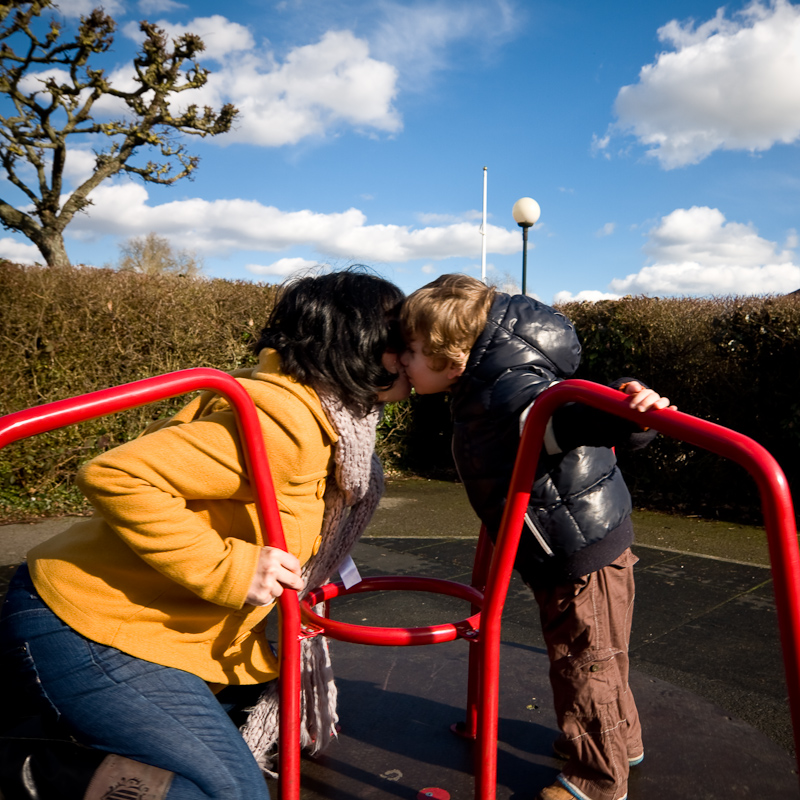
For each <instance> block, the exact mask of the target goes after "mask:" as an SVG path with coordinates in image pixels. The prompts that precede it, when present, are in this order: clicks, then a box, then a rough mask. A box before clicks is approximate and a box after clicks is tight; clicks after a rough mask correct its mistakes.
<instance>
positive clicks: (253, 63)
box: [95, 15, 402, 147]
mask: <svg viewBox="0 0 800 800" xmlns="http://www.w3.org/2000/svg"><path fill="white" fill-rule="evenodd" d="M158 25H159V27H162V28H164V30H166V31H167V32H168V34H169V35H170V36H172V37H176V36H179V35H180V34H182V33H183V32H184V31H192V32H194V33H197V34H198V35H199V36H200V37H201V38H202V39H203V41H204V43H205V45H206V49H205V51H204V52H203V53H201V54H200V57H199V61H200V62H201V63H205V62H206V61H208V60H215V61H217V62H219V63H220V65H221V66H220V68H218V69H214V70H212V71H211V74H210V75H209V78H208V82H207V83H206V85H205V86H204V87H203V88H202V89H198V90H191V91H186V92H183V93H181V94H180V95H179V96H177V97H175V98H174V103H173V105H174V107H175V109H176V110H179V109H182V108H185V107H186V106H188V105H190V104H196V105H198V106H200V107H203V106H210V107H212V108H220V107H221V106H222V105H224V104H225V103H232V104H233V105H235V106H236V108H238V109H239V115H238V116H237V118H236V120H235V121H234V125H233V129H232V130H231V131H230V132H229V133H227V134H223V135H221V136H216V137H214V139H213V140H212V141H213V142H215V143H216V144H229V143H231V142H243V143H247V144H256V145H260V146H263V147H281V146H283V145H291V144H296V143H297V142H299V141H301V140H303V139H307V138H309V137H323V136H326V135H328V134H336V133H337V132H338V131H339V130H340V129H341V128H342V127H352V128H355V129H356V130H358V131H361V132H374V131H379V132H382V133H388V134H393V133H396V132H398V131H399V130H400V129H401V128H402V120H401V118H400V114H399V113H398V112H397V110H396V109H395V107H394V105H393V103H394V99H395V97H396V95H397V78H398V73H397V70H396V69H395V67H393V66H392V65H391V64H388V63H386V62H384V61H378V60H376V59H374V58H372V57H371V56H370V51H369V45H368V44H367V42H366V41H365V40H364V39H359V38H357V37H356V36H355V35H354V34H353V33H352V32H351V31H348V30H342V31H328V32H327V33H325V34H324V35H323V36H322V38H321V39H320V40H319V41H318V42H316V43H314V44H309V45H304V46H300V47H295V48H293V49H292V50H290V51H289V52H288V54H287V55H286V57H285V59H284V60H283V61H279V60H278V59H277V57H276V56H275V55H274V53H272V52H271V51H269V50H265V49H264V48H263V47H261V46H259V45H257V44H256V42H255V41H254V39H253V36H252V34H251V33H250V31H249V30H248V29H247V28H246V27H245V26H243V25H240V24H238V23H236V22H231V21H230V20H228V19H226V18H225V17H223V16H221V15H214V16H212V17H197V18H195V19H193V20H190V21H189V22H187V23H185V24H174V23H169V22H164V21H159V22H158ZM124 32H125V34H126V35H127V36H128V37H129V38H131V39H133V40H135V41H137V42H140V41H142V38H143V37H142V34H141V32H140V31H139V28H138V25H136V24H134V23H129V24H128V25H126V26H125V28H124ZM109 79H110V81H111V82H112V83H113V84H114V86H115V87H116V88H121V89H127V90H130V89H133V88H134V87H135V84H134V82H133V72H132V71H131V70H130V68H129V67H128V66H124V67H122V68H120V69H119V70H117V71H116V72H114V73H113V74H112V75H111V76H110V78H109ZM95 108H98V109H100V110H102V111H103V112H104V113H106V114H109V115H114V114H119V113H120V112H121V111H122V110H123V109H124V106H121V105H120V104H119V102H117V103H116V104H115V103H114V101H113V99H110V98H105V97H104V98H101V101H100V102H99V103H98V104H97V105H96V106H95Z"/></svg>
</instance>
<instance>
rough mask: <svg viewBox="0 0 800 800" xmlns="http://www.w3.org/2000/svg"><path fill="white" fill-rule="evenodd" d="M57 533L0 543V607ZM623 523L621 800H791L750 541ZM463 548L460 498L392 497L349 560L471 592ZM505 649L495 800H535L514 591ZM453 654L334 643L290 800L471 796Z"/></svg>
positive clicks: (534, 614)
mask: <svg viewBox="0 0 800 800" xmlns="http://www.w3.org/2000/svg"><path fill="white" fill-rule="evenodd" d="M69 523H70V520H68V519H61V520H47V521H45V522H41V523H34V524H23V525H6V526H2V527H0V594H2V593H3V592H4V589H5V585H6V584H7V580H8V578H9V577H10V575H11V573H12V572H13V570H14V569H15V568H16V565H17V564H19V563H20V562H21V561H22V560H23V558H24V554H25V552H26V551H27V550H28V549H30V547H32V546H33V545H34V544H35V543H36V542H37V541H39V540H40V539H43V538H48V537H49V536H52V535H53V534H54V533H57V532H59V531H60V530H61V529H63V528H64V527H65V526H66V525H68V524H69ZM634 524H635V527H636V531H637V544H636V545H635V546H634V552H635V553H636V555H637V556H639V559H640V561H639V563H638V564H637V567H636V580H637V598H636V610H635V614H634V624H633V634H632V640H631V667H632V672H631V686H632V688H633V690H634V693H635V696H636V699H637V704H638V706H639V710H640V715H641V718H642V724H643V727H644V736H645V760H644V763H643V764H642V765H641V766H638V767H635V768H634V769H632V771H631V779H630V784H629V797H630V798H631V800H656V798H658V799H659V800H661V799H662V798H669V799H670V800H681V799H682V798H686V799H687V800H689V799H690V798H691V800H717V799H719V800H722V799H723V798H725V800H728V799H729V798H758V799H759V800H760V799H761V798H792V797H795V798H796V797H798V796H800V792H799V786H800V784H799V783H798V775H797V766H796V762H795V758H794V749H793V739H792V726H791V719H790V716H789V711H788V706H787V698H786V685H785V680H784V674H783V663H782V658H781V649H780V641H779V635H778V627H777V620H776V613H775V604H774V599H773V594H772V582H771V577H770V570H769V557H768V553H767V548H766V541H765V535H764V532H763V530H761V529H759V528H752V527H747V526H742V525H733V524H730V523H718V522H709V521H705V520H697V519H676V518H673V517H669V516H665V515H660V514H652V513H646V512H636V513H635V515H634ZM477 533H478V525H477V522H476V520H475V518H474V516H473V515H472V512H471V511H470V509H469V507H468V504H467V501H466V497H465V495H464V492H463V489H462V487H461V486H459V485H458V484H452V483H445V482H438V481H424V480H399V481H390V482H389V484H388V487H387V493H386V496H385V497H384V499H383V501H382V503H381V507H380V508H379V510H378V513H377V514H376V516H375V518H374V520H373V521H372V523H371V524H370V527H369V528H368V530H367V533H366V535H365V537H364V538H363V539H362V541H361V542H360V543H359V544H358V545H357V547H356V550H355V552H354V558H355V561H356V563H357V565H358V567H359V569H360V571H361V573H362V574H363V575H365V576H366V575H374V574H421V575H430V576H435V577H443V578H449V579H452V580H458V581H461V582H464V583H469V579H470V574H471V569H472V558H473V555H474V548H475V542H476V540H477ZM464 606H465V604H464V603H462V602H461V601H457V600H453V599H451V598H446V597H442V596H438V595H429V594H419V593H412V592H386V593H374V594H369V595H360V596H357V597H351V598H344V599H342V600H336V601H334V603H333V616H335V617H336V618H337V619H342V620H345V621H348V622H362V623H366V624H370V625H403V626H410V625H424V624H431V623H438V622H445V621H454V620H457V619H461V618H462V617H464V616H467V613H466V610H465V608H464ZM502 640H503V645H502V654H501V684H500V686H501V690H500V724H499V742H498V746H499V752H498V786H497V796H498V798H501V799H502V800H505V799H506V798H511V799H513V800H532V798H533V797H534V796H535V794H536V792H537V791H538V789H539V788H541V787H542V786H544V785H547V784H549V783H551V782H552V781H553V780H554V779H555V777H556V775H557V774H558V770H559V762H558V761H557V760H556V759H555V758H554V757H553V755H552V741H553V739H554V738H555V736H556V721H555V715H554V712H553V710H552V708H551V705H552V700H551V695H550V688H549V683H548V678H547V671H548V661H547V656H546V653H545V651H544V646H543V641H542V639H541V635H540V633H539V628H538V611H537V609H536V605H535V602H534V600H533V597H532V596H531V594H530V592H529V590H528V589H527V588H526V587H525V586H524V585H523V584H522V583H521V582H520V581H519V580H518V579H517V578H516V577H515V578H514V579H513V580H512V584H511V587H510V591H509V595H508V601H507V603H506V608H505V611H504V615H503V634H502ZM468 646H469V645H468V644H467V643H466V642H463V641H456V642H451V643H448V644H444V645H437V646H430V647H404V648H399V647H366V646H363V645H356V644H349V643H344V642H332V643H331V653H332V658H333V664H334V670H335V672H336V675H337V685H338V688H339V714H340V723H341V726H342V732H341V734H340V736H339V737H338V740H337V741H334V742H333V743H332V744H331V745H330V746H329V747H328V749H327V750H326V751H325V752H324V753H323V754H322V755H320V756H318V757H316V758H314V759H311V758H305V759H304V761H303V774H302V787H303V788H302V798H303V800H317V799H318V798H323V797H324V798H328V799H329V800H359V799H360V798H370V800H372V799H373V798H374V799H375V800H378V799H381V800H382V799H383V798H387V800H389V799H390V798H411V800H415V799H416V798H419V800H425V798H427V797H432V798H435V799H436V800H447V798H448V796H449V797H450V798H452V799H453V800H460V799H461V798H464V800H466V798H469V797H472V796H473V783H472V765H471V752H470V751H471V747H470V743H469V742H466V741H464V740H462V739H459V738H458V737H456V736H454V735H453V734H452V733H451V732H450V730H449V726H450V725H451V724H452V723H453V722H457V721H459V720H460V719H461V718H462V716H463V704H464V699H465V693H466V672H467V647H468ZM9 690H12V691H13V687H4V689H3V691H9ZM273 788H274V787H273ZM273 796H275V795H273Z"/></svg>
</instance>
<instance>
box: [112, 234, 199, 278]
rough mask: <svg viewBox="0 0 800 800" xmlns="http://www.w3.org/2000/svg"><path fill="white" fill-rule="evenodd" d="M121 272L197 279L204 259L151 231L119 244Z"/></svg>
mask: <svg viewBox="0 0 800 800" xmlns="http://www.w3.org/2000/svg"><path fill="white" fill-rule="evenodd" d="M120 250H121V252H122V258H120V260H119V269H120V270H121V271H122V272H140V273H143V274H145V275H163V274H165V273H171V274H173V275H183V276H184V277H187V278H197V277H199V276H200V274H201V273H202V271H203V261H202V259H201V258H200V257H199V256H198V255H197V254H196V253H195V252H194V251H192V250H185V249H178V250H176V249H175V248H174V247H173V246H172V245H171V244H170V242H169V239H167V238H166V237H165V236H159V235H158V234H157V233H153V232H150V233H148V234H147V235H146V236H134V237H132V238H130V239H128V240H127V241H126V242H125V243H124V244H122V245H120Z"/></svg>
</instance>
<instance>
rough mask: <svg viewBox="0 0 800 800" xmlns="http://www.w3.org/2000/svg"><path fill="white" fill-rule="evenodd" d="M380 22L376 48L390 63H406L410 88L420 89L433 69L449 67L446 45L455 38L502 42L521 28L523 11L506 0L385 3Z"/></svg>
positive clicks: (482, 43)
mask: <svg viewBox="0 0 800 800" xmlns="http://www.w3.org/2000/svg"><path fill="white" fill-rule="evenodd" d="M381 12H382V20H381V22H380V24H379V25H378V26H377V28H376V29H375V32H374V33H373V35H372V36H371V37H370V41H371V43H372V45H373V49H374V51H375V52H376V53H379V54H380V57H381V58H382V59H385V60H386V61H388V62H389V63H391V64H395V65H397V66H401V67H402V73H403V79H404V82H405V83H406V84H407V85H408V87H409V88H412V87H416V88H418V87H419V82H420V81H422V80H424V79H425V78H426V77H427V76H428V75H429V74H430V73H431V72H433V71H435V70H440V69H443V68H445V67H446V66H447V60H446V59H447V48H448V46H449V45H450V44H452V43H454V42H464V41H472V47H471V48H470V50H471V52H473V53H475V51H476V49H477V48H478V47H480V46H489V47H493V46H496V45H498V44H502V43H503V42H504V41H506V40H507V38H508V37H509V36H512V35H515V34H517V33H518V32H519V30H520V27H519V22H520V13H521V10H520V9H516V10H515V9H514V8H512V5H511V3H509V2H508V0H494V2H480V3H459V4H454V3H451V2H442V1H441V0H439V1H438V2H437V1H436V0H434V1H433V2H425V3H418V4H414V5H409V4H401V3H391V2H384V3H382V4H381Z"/></svg>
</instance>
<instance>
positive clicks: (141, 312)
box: [0, 261, 275, 520]
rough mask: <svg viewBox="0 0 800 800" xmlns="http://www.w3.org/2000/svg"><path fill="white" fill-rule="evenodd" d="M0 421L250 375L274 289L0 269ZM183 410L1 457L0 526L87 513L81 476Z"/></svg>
mask: <svg viewBox="0 0 800 800" xmlns="http://www.w3.org/2000/svg"><path fill="white" fill-rule="evenodd" d="M0 291H2V294H3V297H4V303H3V305H2V307H1V308H0V337H1V340H2V347H0V374H2V375H3V376H4V379H3V382H2V385H0V414H6V413H9V412H11V411H17V410H20V409H24V408H29V407H31V406H35V405H39V404H41V403H47V402H50V401H52V400H59V399H62V398H65V397H71V396H74V395H78V394H83V393H85V392H91V391H95V390H97V389H102V388H105V387H108V386H116V385H118V384H121V383H128V382H130V381H135V380H139V379H141V378H146V377H149V376H151V375H158V374H161V373H165V372H172V371H175V370H179V369H186V368H189V367H216V368H219V369H226V370H231V369H235V368H237V367H239V366H242V365H245V364H248V363H253V361H254V359H253V356H252V355H251V354H250V352H249V349H248V348H249V345H250V343H251V342H252V341H253V337H254V335H258V333H259V332H260V330H261V328H262V327H263V325H264V323H265V321H266V318H267V314H268V313H269V310H270V309H271V307H272V303H273V299H274V296H275V287H274V286H266V285H259V284H253V283H248V282H245V281H224V280H211V281H204V280H193V279H187V278H182V277H179V276H171V275H161V276H155V277H153V276H147V275H140V274H137V273H134V272H114V271H112V270H107V269H94V268H80V267H76V268H70V269H55V270H54V269H49V268H46V267H21V266H18V265H15V264H11V263H9V262H2V261H0ZM185 400H186V398H174V399H172V400H169V401H164V402H162V403H157V404H154V405H152V406H147V407H144V408H140V409H134V410H131V411H128V412H126V413H121V414H115V415H112V416H109V417H104V418H102V419H99V420H93V421H90V422H85V423H82V424H81V425H73V426H70V427H68V428H64V429H62V430H59V431H54V432H53V433H50V434H46V435H41V436H36V437H32V438H30V439H25V440H22V441H20V442H15V443H14V444H12V445H9V446H8V447H6V448H5V449H4V450H2V451H0V519H5V520H8V519H21V518H24V517H25V516H29V515H30V516H36V515H42V514H58V513H68V512H75V511H76V510H81V509H85V504H84V501H83V498H82V496H81V495H80V493H79V492H78V491H77V490H76V489H75V488H74V487H73V486H72V477H73V475H74V472H75V470H76V468H77V467H78V465H79V464H81V463H83V462H84V461H86V460H87V459H88V458H90V457H91V456H93V455H95V454H96V453H98V452H101V451H103V450H106V449H108V448H110V447H114V446H115V445H117V444H119V443H121V442H124V441H127V440H128V439H131V438H133V437H134V436H136V435H137V434H138V433H139V432H141V430H142V429H143V428H144V427H146V425H147V424H148V423H150V422H151V421H152V420H154V419H158V418H161V417H165V416H169V415H170V414H171V413H172V412H173V410H175V409H177V408H179V407H180V406H181V405H182V404H183V403H184V402H185Z"/></svg>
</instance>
